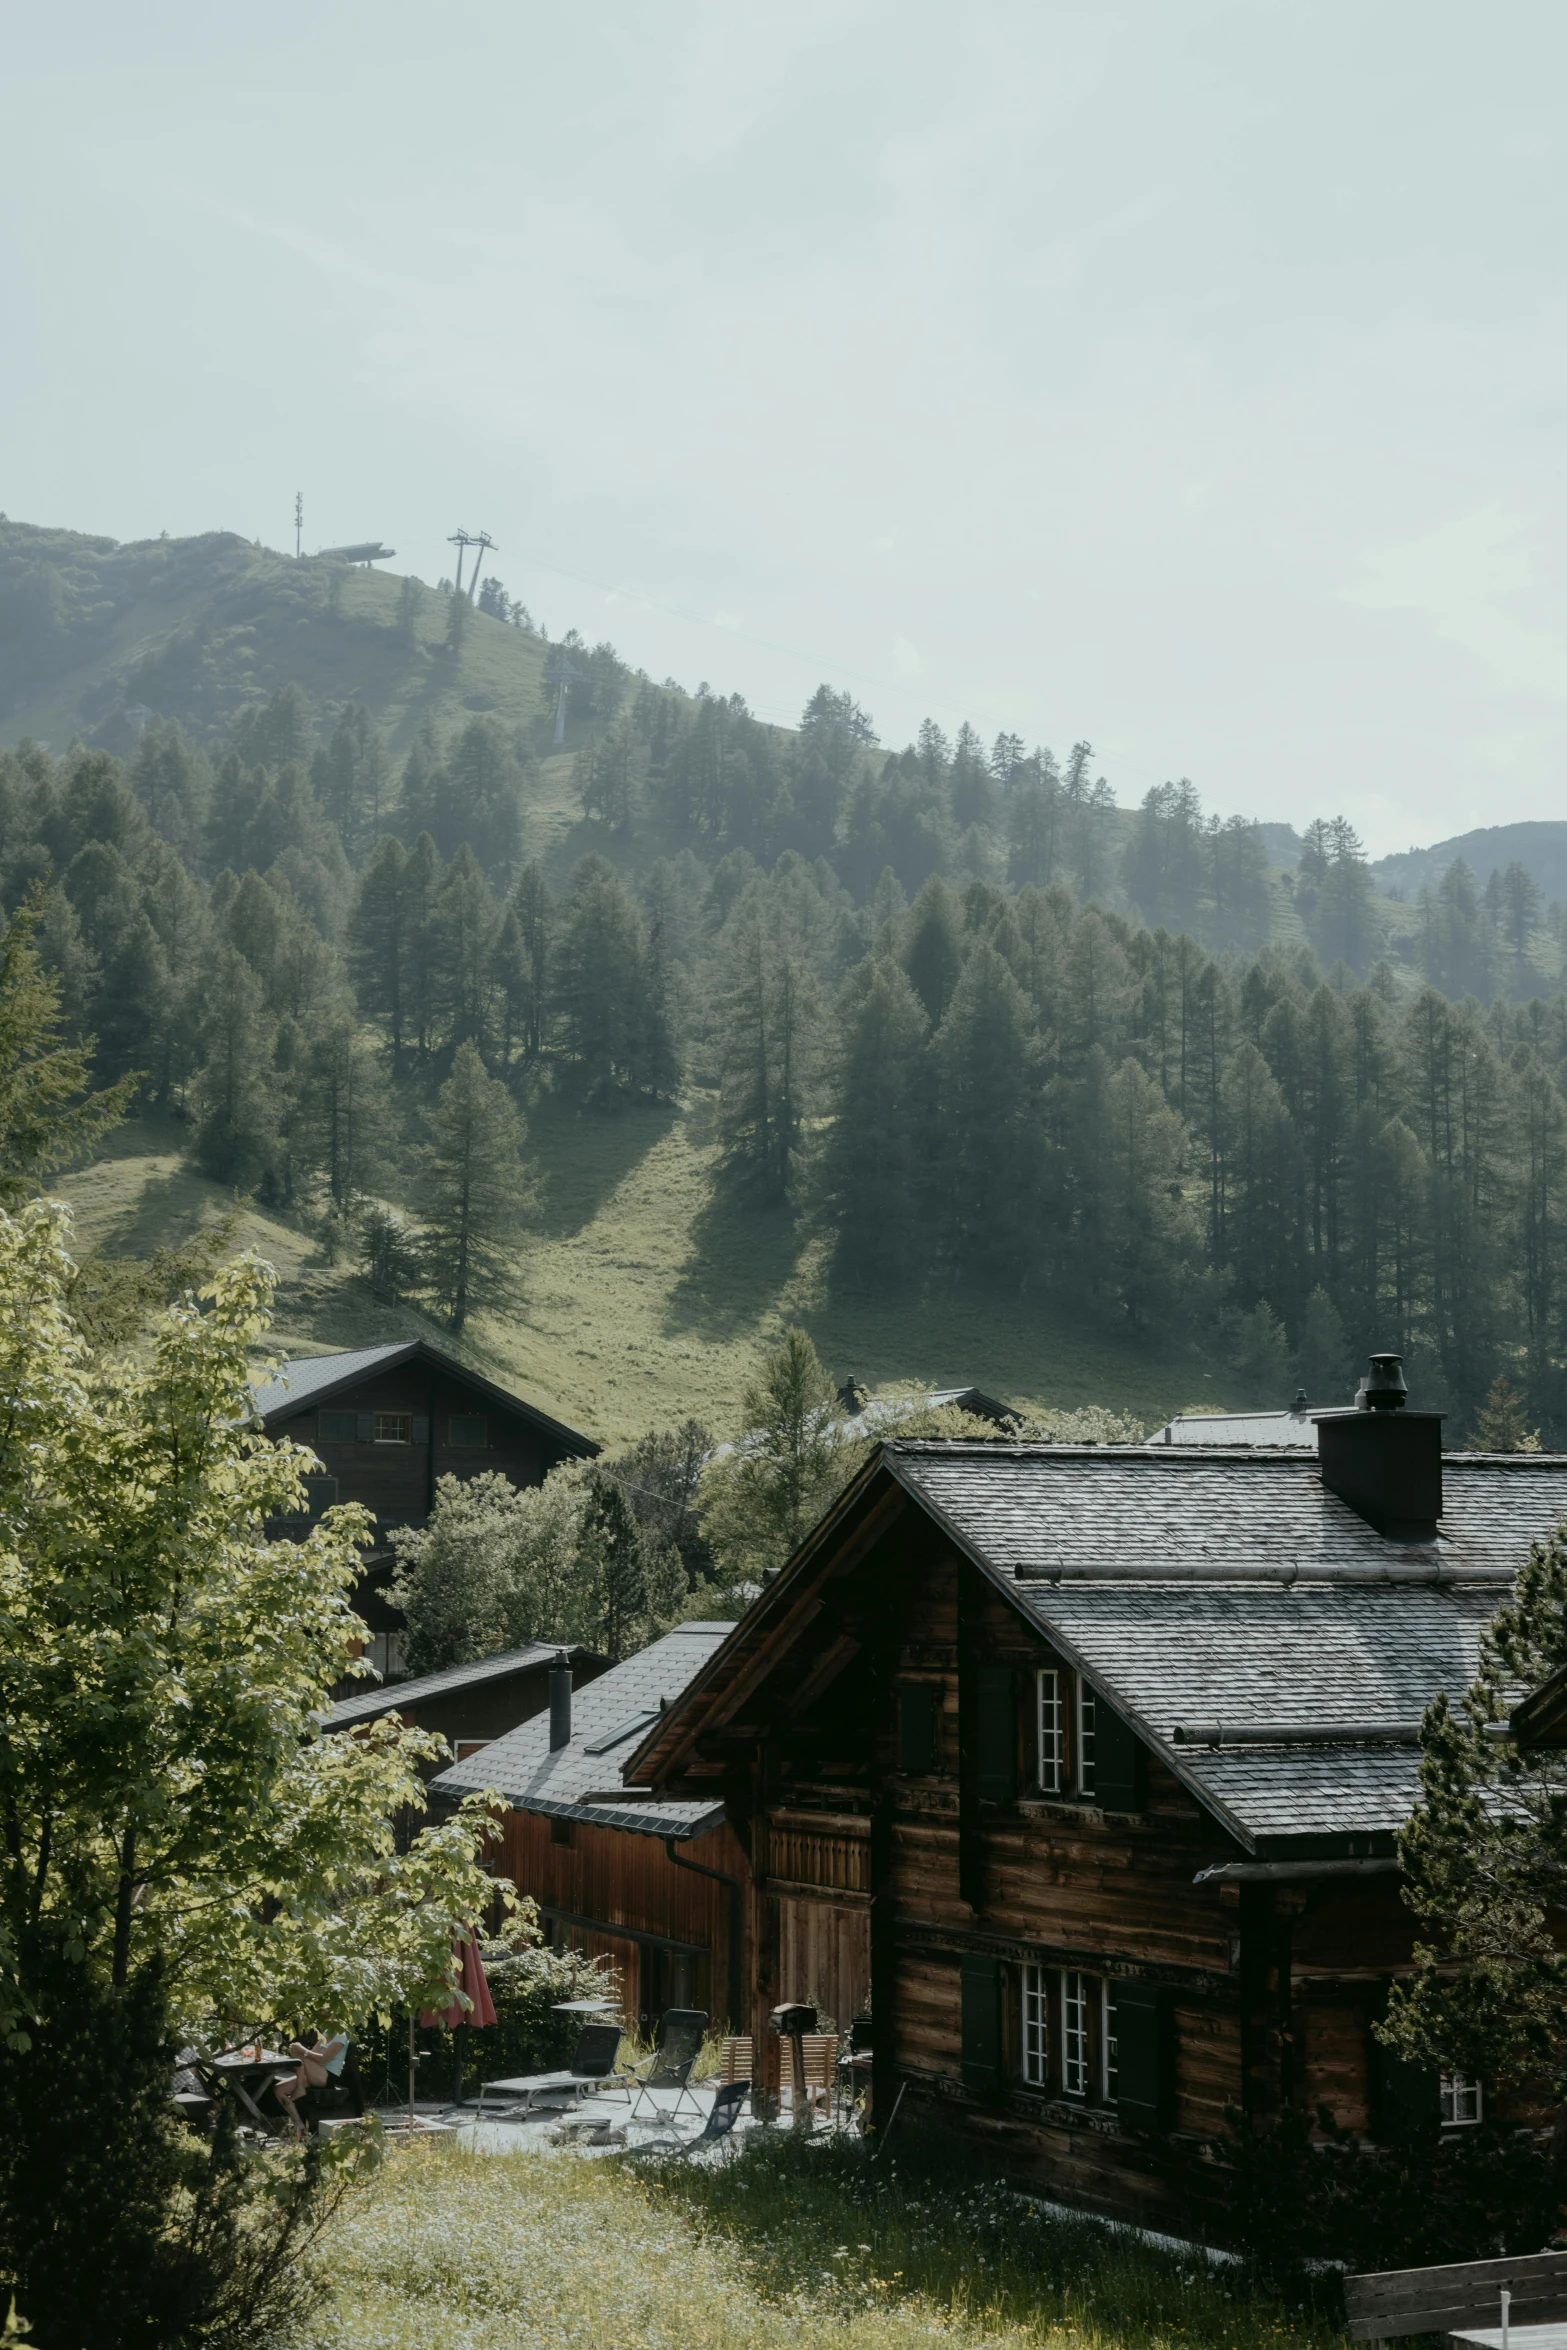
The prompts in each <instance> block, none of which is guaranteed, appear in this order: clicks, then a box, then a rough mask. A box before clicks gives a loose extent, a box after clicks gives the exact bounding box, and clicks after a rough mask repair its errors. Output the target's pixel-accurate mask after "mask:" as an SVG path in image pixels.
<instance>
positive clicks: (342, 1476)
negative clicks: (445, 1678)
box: [253, 1338, 600, 1675]
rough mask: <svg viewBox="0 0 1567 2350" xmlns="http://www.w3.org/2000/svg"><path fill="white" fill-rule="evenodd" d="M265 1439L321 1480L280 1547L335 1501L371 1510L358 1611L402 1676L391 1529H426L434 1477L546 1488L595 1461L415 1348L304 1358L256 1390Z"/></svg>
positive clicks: (558, 1425) (516, 1398) (531, 1408)
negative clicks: (572, 1468) (569, 1469)
mask: <svg viewBox="0 0 1567 2350" xmlns="http://www.w3.org/2000/svg"><path fill="white" fill-rule="evenodd" d="M253 1400H254V1403H255V1408H256V1410H257V1412H258V1413H259V1414H260V1416H261V1421H262V1425H263V1427H264V1428H265V1430H266V1433H267V1435H268V1436H271V1437H288V1438H290V1439H292V1441H293V1442H295V1443H296V1444H307V1445H309V1446H310V1448H311V1450H312V1451H313V1452H314V1453H315V1454H316V1455H317V1457H318V1459H319V1460H320V1462H321V1474H320V1475H319V1476H316V1477H310V1478H307V1479H306V1486H305V1490H306V1496H307V1502H308V1509H307V1513H306V1514H305V1515H303V1516H301V1517H298V1518H276V1519H273V1520H272V1521H271V1522H270V1523H269V1525H268V1527H267V1532H268V1534H269V1535H271V1536H272V1537H273V1539H275V1540H283V1541H288V1540H299V1539H301V1538H302V1537H303V1535H304V1534H305V1533H306V1532H308V1530H309V1527H310V1524H311V1521H312V1519H314V1518H316V1517H318V1516H319V1515H320V1513H321V1511H322V1510H325V1509H330V1508H331V1507H332V1505H333V1503H334V1502H339V1501H358V1502H363V1503H364V1505H365V1507H366V1508H367V1509H369V1510H370V1511H371V1512H372V1514H373V1516H374V1518H375V1521H376V1536H375V1542H374V1545H373V1547H372V1548H371V1550H370V1551H369V1552H368V1553H367V1554H366V1557H365V1562H364V1564H365V1573H364V1580H363V1582H362V1583H361V1584H360V1586H359V1588H358V1590H357V1592H356V1594H355V1600H354V1604H355V1606H356V1607H357V1608H358V1610H359V1612H360V1614H361V1615H362V1616H363V1617H364V1619H365V1621H366V1623H367V1624H368V1626H369V1628H370V1631H371V1634H372V1645H371V1660H372V1662H373V1663H374V1664H375V1665H376V1666H377V1668H378V1669H379V1670H380V1671H381V1672H382V1673H383V1674H386V1675H390V1674H393V1673H395V1672H396V1671H397V1669H398V1661H399V1660H398V1640H399V1635H400V1634H401V1631H402V1624H403V1619H402V1617H401V1615H400V1614H399V1613H398V1611H397V1610H396V1609H395V1608H393V1607H392V1606H391V1605H390V1603H389V1602H388V1600H387V1598H386V1596H385V1590H386V1585H387V1584H388V1583H389V1582H390V1581H391V1578H392V1572H393V1568H394V1565H395V1560H394V1558H393V1554H392V1552H391V1549H390V1547H389V1546H388V1543H387V1539H386V1538H387V1535H388V1534H389V1533H390V1531H391V1529H392V1528H393V1527H394V1526H422V1525H423V1524H424V1522H425V1520H426V1518H427V1517H428V1516H429V1514H430V1512H431V1510H432V1509H433V1508H434V1506H435V1485H436V1479H437V1478H438V1477H448V1476H450V1477H472V1476H477V1475H478V1474H479V1473H480V1472H481V1471H483V1470H493V1471H498V1472H499V1473H500V1475H502V1476H504V1477H508V1478H510V1480H511V1482H512V1484H513V1485H518V1486H522V1485H542V1484H543V1482H544V1480H545V1478H546V1477H547V1476H548V1474H549V1472H550V1470H551V1469H553V1468H554V1467H556V1466H557V1464H558V1463H559V1462H561V1461H569V1460H591V1459H593V1458H594V1457H595V1456H596V1454H597V1453H598V1451H599V1449H600V1448H599V1446H598V1445H597V1444H595V1443H594V1441H593V1439H592V1437H591V1436H584V1435H583V1434H582V1433H581V1432H580V1430H578V1429H576V1428H568V1427H567V1426H566V1425H565V1423H564V1422H563V1421H561V1420H555V1419H552V1418H551V1417H550V1415H549V1413H548V1412H541V1411H540V1410H539V1409H538V1408H537V1406H536V1405H533V1404H530V1403H527V1402H525V1401H524V1399H523V1398H522V1397H521V1396H520V1395H515V1394H513V1393H512V1391H511V1390H510V1389H509V1388H505V1387H500V1386H498V1385H497V1384H496V1382H495V1381H494V1380H493V1379H486V1378H484V1377H483V1375H482V1374H481V1373H479V1372H477V1371H473V1370H470V1369H469V1368H468V1366H467V1364H466V1363H460V1362H458V1361H457V1359H456V1357H455V1356H453V1355H448V1354H445V1353H443V1352H442V1351H441V1349H440V1348H439V1347H435V1346H431V1345H430V1344H429V1342H428V1340H426V1339H422V1338H416V1339H411V1340H407V1341H405V1342H403V1343H402V1344H399V1345H392V1346H369V1347H360V1348H357V1349H355V1350H354V1351H352V1352H350V1353H347V1354H328V1355H306V1356H299V1357H295V1358H293V1359H292V1360H290V1361H288V1362H286V1363H283V1364H281V1365H280V1366H279V1369H278V1371H277V1374H276V1376H275V1377H273V1378H271V1379H266V1380H262V1381H260V1382H258V1384H257V1386H256V1387H255V1389H254V1391H253Z"/></svg>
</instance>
